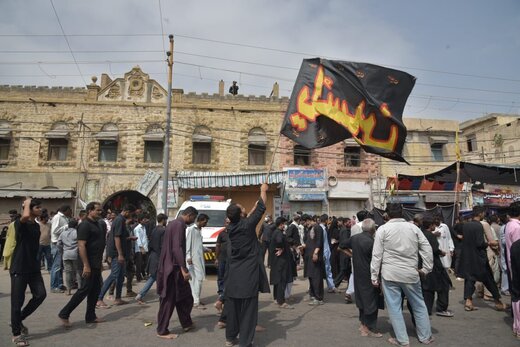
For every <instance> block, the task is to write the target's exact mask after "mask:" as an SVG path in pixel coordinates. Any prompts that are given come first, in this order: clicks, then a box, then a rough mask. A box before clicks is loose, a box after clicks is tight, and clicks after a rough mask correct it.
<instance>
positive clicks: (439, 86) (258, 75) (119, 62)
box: [0, 59, 520, 95]
mask: <svg viewBox="0 0 520 347" xmlns="http://www.w3.org/2000/svg"><path fill="white" fill-rule="evenodd" d="M107 63H112V64H129V63H132V64H136V63H164V61H163V60H154V59H150V60H105V61H75V62H70V61H62V62H60V61H47V62H45V61H38V62H12V61H11V62H9V61H3V62H0V65H34V64H45V65H65V64H90V65H96V64H107ZM175 63H176V64H181V65H187V66H194V67H199V68H205V69H211V70H218V71H225V72H233V73H239V74H243V75H248V76H255V77H260V78H269V79H275V80H279V81H284V82H291V83H294V82H295V81H296V80H295V79H287V78H284V77H280V76H273V75H265V74H257V73H251V72H246V71H240V70H233V69H225V68H219V67H215V66H208V65H202V64H194V63H188V62H183V61H179V60H177V61H176V62H175ZM85 84H86V83H85ZM416 85H423V86H429V87H436V88H449V89H457V90H470V91H477V92H485V93H498V94H513V95H520V92H513V91H503V90H493V89H479V88H470V87H459V86H456V87H455V86H447V85H440V84H429V83H420V82H417V83H416Z"/></svg>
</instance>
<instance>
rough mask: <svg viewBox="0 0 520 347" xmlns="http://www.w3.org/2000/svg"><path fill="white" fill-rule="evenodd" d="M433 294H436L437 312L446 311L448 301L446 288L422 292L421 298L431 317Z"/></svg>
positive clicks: (448, 296) (447, 289) (448, 289)
mask: <svg viewBox="0 0 520 347" xmlns="http://www.w3.org/2000/svg"><path fill="white" fill-rule="evenodd" d="M435 293H437V312H443V311H446V310H448V305H449V300H450V288H449V287H447V286H446V288H443V289H442V290H424V289H423V297H424V303H425V304H426V308H427V309H428V314H429V315H430V316H431V315H432V311H433V301H434V300H435Z"/></svg>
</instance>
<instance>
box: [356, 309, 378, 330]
mask: <svg viewBox="0 0 520 347" xmlns="http://www.w3.org/2000/svg"><path fill="white" fill-rule="evenodd" d="M378 311H379V310H375V312H373V313H371V314H366V313H365V311H363V309H361V308H360V309H359V321H360V322H361V324H363V325H364V326H366V327H367V328H368V329H369V330H372V331H374V330H375V329H376V323H377V313H378Z"/></svg>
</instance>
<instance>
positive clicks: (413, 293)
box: [370, 204, 434, 346]
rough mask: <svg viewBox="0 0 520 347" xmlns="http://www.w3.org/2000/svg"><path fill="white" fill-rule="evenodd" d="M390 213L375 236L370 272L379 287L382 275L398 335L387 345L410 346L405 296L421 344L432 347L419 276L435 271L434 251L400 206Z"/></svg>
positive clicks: (430, 331) (388, 206) (391, 205)
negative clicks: (403, 309)
mask: <svg viewBox="0 0 520 347" xmlns="http://www.w3.org/2000/svg"><path fill="white" fill-rule="evenodd" d="M387 213H388V217H389V218H390V220H389V221H388V222H387V223H386V224H384V225H382V226H380V227H379V229H377V232H376V236H375V239H374V249H373V251H372V262H371V263H370V269H371V274H372V278H371V280H372V284H373V285H374V286H379V275H381V284H382V287H383V294H384V296H385V302H386V305H387V307H388V315H389V317H390V322H391V323H392V328H393V330H394V333H395V338H390V339H389V340H388V342H390V343H391V344H393V345H401V346H408V345H409V343H410V342H409V338H408V333H407V332H406V325H405V323H404V318H403V313H402V308H401V302H402V298H401V293H404V295H405V296H406V298H407V299H408V302H409V303H410V305H411V307H412V311H413V315H414V317H415V322H416V331H417V336H418V337H419V341H420V342H421V343H423V344H430V343H432V342H433V340H434V339H433V336H432V330H431V325H430V319H429V317H428V310H427V309H426V305H425V304H424V298H423V295H422V290H421V282H420V280H419V274H421V275H422V276H423V275H426V274H428V273H429V272H430V271H431V270H432V266H433V254H432V248H431V246H430V244H429V243H428V240H427V239H426V237H424V234H423V233H422V231H421V229H419V228H418V227H417V226H416V225H415V224H413V223H409V222H407V221H406V220H405V219H404V218H403V217H402V216H403V211H402V207H401V205H400V204H387ZM419 256H420V258H421V259H422V269H421V270H418V268H417V267H418V264H419Z"/></svg>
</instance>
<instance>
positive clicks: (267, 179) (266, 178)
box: [265, 131, 282, 184]
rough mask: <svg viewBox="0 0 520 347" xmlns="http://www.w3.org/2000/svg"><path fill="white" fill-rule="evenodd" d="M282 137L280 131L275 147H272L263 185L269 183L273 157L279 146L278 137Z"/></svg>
mask: <svg viewBox="0 0 520 347" xmlns="http://www.w3.org/2000/svg"><path fill="white" fill-rule="evenodd" d="M281 136H282V133H281V131H279V132H278V138H277V139H276V146H275V147H274V151H273V155H272V156H271V163H270V164H269V169H268V170H267V174H266V175H265V183H267V184H268V182H269V175H270V174H271V170H272V169H273V164H274V157H275V155H276V152H277V151H278V146H279V145H280V137H281Z"/></svg>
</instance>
